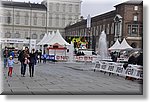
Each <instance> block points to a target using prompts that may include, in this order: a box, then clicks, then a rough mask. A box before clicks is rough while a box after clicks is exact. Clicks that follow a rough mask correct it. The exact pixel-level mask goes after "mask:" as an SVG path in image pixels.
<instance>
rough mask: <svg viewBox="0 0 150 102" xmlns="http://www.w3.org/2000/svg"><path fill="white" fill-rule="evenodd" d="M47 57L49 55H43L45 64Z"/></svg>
mask: <svg viewBox="0 0 150 102" xmlns="http://www.w3.org/2000/svg"><path fill="white" fill-rule="evenodd" d="M46 57H47V54H46V53H45V54H44V55H43V63H46Z"/></svg>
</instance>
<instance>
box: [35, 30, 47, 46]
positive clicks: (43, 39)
mask: <svg viewBox="0 0 150 102" xmlns="http://www.w3.org/2000/svg"><path fill="white" fill-rule="evenodd" d="M47 36H48V35H47V34H46V33H45V35H44V37H43V38H42V40H41V41H40V42H39V43H37V45H43V42H44V41H45V40H46V39H47Z"/></svg>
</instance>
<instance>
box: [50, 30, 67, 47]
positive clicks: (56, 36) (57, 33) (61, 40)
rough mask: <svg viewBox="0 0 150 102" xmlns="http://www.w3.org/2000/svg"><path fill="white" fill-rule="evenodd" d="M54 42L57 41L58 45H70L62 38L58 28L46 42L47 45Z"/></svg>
mask: <svg viewBox="0 0 150 102" xmlns="http://www.w3.org/2000/svg"><path fill="white" fill-rule="evenodd" d="M55 43H58V44H60V45H66V46H67V45H70V44H69V43H67V42H66V41H65V40H64V38H63V37H62V36H61V34H60V32H59V30H57V31H56V34H55V35H54V36H53V37H52V39H51V40H50V41H49V42H48V45H54V44H55Z"/></svg>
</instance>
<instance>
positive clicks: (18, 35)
mask: <svg viewBox="0 0 150 102" xmlns="http://www.w3.org/2000/svg"><path fill="white" fill-rule="evenodd" d="M43 36H44V34H41V35H40V36H39V37H40V39H42V38H43ZM4 37H5V38H21V34H20V33H19V32H16V33H15V34H12V33H10V32H7V33H5V35H4ZM26 37H28V33H25V36H24V38H26ZM31 38H32V39H38V34H35V33H34V34H32V35H31Z"/></svg>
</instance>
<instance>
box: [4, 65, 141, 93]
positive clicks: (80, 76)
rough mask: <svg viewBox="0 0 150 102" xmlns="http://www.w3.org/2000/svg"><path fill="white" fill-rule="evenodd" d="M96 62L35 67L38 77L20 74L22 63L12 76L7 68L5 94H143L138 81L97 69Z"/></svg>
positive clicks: (27, 73)
mask: <svg viewBox="0 0 150 102" xmlns="http://www.w3.org/2000/svg"><path fill="white" fill-rule="evenodd" d="M92 67H93V65H92V64H85V63H62V62H61V63H49V62H48V63H46V64H43V63H41V64H37V65H36V66H35V75H34V77H29V71H28V69H29V68H28V66H27V71H26V76H25V77H21V75H20V64H17V65H15V66H14V69H13V75H12V77H8V75H7V72H8V69H4V70H3V73H4V80H3V85H4V86H3V88H4V91H3V93H2V94H5V95H19V94H27V95H98V94H99V95H109V94H115V95H120V94H121V95H122V94H125V95H128V94H139V95H141V94H142V93H143V91H142V84H140V83H139V82H138V81H131V80H125V78H124V77H120V76H117V75H111V76H109V75H108V74H104V73H102V72H94V71H92V70H90V69H92Z"/></svg>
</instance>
